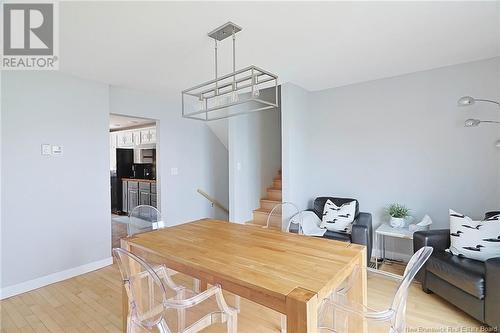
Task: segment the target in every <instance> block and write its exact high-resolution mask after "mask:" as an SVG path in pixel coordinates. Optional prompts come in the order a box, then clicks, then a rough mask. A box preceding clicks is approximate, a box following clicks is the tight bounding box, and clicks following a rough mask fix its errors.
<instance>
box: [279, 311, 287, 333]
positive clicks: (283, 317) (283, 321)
mask: <svg viewBox="0 0 500 333" xmlns="http://www.w3.org/2000/svg"><path fill="white" fill-rule="evenodd" d="M280 319H281V333H286V315H284V314H281V315H280Z"/></svg>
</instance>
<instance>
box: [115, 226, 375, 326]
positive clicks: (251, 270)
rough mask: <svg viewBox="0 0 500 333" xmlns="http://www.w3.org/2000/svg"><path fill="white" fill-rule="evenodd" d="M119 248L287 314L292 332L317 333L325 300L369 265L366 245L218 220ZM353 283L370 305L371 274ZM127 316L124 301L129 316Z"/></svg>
mask: <svg viewBox="0 0 500 333" xmlns="http://www.w3.org/2000/svg"><path fill="white" fill-rule="evenodd" d="M121 246H122V248H125V249H126V250H129V251H131V252H132V253H134V254H136V255H138V256H141V257H143V258H144V259H146V260H148V261H152V262H155V263H162V264H165V265H166V266H167V267H168V268H170V269H173V270H175V271H178V272H180V273H184V274H186V275H189V276H192V277H194V278H197V279H199V280H200V281H201V282H202V286H204V287H206V285H207V284H211V285H215V284H219V285H220V286H221V287H222V289H223V290H226V291H229V292H231V293H233V294H236V295H239V296H241V297H243V298H246V299H248V300H250V301H253V302H256V303H258V304H260V305H262V306H265V307H267V308H270V309H272V310H275V311H277V312H279V313H282V314H285V315H286V316H287V331H288V332H289V333H312V332H315V333H316V332H317V331H318V309H319V306H320V304H321V300H322V299H324V298H325V297H327V296H328V295H329V294H330V293H331V292H332V291H334V290H335V289H336V288H337V287H338V286H339V285H340V284H341V283H342V282H343V281H344V280H345V279H346V278H347V277H348V276H349V275H350V274H351V272H352V271H353V269H354V267H356V265H359V266H366V249H365V247H364V246H361V245H356V244H352V243H347V242H340V241H335V240H328V239H324V238H318V237H308V236H304V235H297V234H291V233H284V232H281V231H277V230H270V229H264V228H259V227H254V226H248V225H243V224H236V223H229V222H227V221H218V220H213V219H204V220H199V221H194V222H190V223H185V224H181V225H177V226H173V227H169V228H164V229H160V230H155V231H151V232H147V233H143V234H138V235H135V236H132V237H129V238H124V239H122V242H121ZM360 271H361V272H365V270H360ZM355 283H356V285H355V286H353V288H352V291H353V292H352V293H350V296H349V297H350V298H351V299H352V301H356V302H359V303H362V304H366V274H365V273H361V274H360V278H358V279H356V282H355ZM124 297H126V294H124ZM127 311H128V302H127V301H126V299H125V300H124V302H123V316H124V318H126V316H127ZM352 326H356V327H352ZM365 329H366V328H364V327H363V323H354V325H349V330H350V331H352V332H363V331H364V330H365Z"/></svg>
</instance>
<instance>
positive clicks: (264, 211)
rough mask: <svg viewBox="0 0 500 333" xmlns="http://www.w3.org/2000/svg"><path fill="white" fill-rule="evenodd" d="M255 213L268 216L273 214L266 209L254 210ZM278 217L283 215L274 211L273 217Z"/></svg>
mask: <svg viewBox="0 0 500 333" xmlns="http://www.w3.org/2000/svg"><path fill="white" fill-rule="evenodd" d="M254 212H255V213H266V214H269V213H270V212H271V209H266V208H257V209H255V210H254ZM275 215H276V216H278V215H281V213H278V212H276V211H274V213H273V216H275Z"/></svg>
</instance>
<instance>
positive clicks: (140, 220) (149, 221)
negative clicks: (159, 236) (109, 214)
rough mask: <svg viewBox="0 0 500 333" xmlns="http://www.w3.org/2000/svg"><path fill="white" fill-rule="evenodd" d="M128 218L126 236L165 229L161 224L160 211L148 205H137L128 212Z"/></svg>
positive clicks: (163, 224)
mask: <svg viewBox="0 0 500 333" xmlns="http://www.w3.org/2000/svg"><path fill="white" fill-rule="evenodd" d="M128 218H129V221H128V224H127V235H128V236H133V235H135V234H139V233H143V232H147V231H151V230H156V229H161V228H164V227H165V222H163V219H162V217H161V213H160V211H159V210H158V209H156V208H155V207H153V206H149V205H139V206H136V207H134V208H133V209H132V210H131V211H130V212H129V214H128Z"/></svg>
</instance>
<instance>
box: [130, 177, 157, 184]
mask: <svg viewBox="0 0 500 333" xmlns="http://www.w3.org/2000/svg"><path fill="white" fill-rule="evenodd" d="M122 180H126V181H128V182H144V183H156V179H139V178H122Z"/></svg>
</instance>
